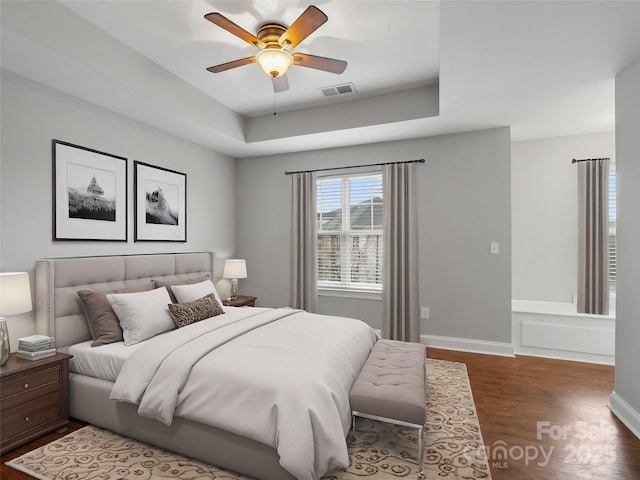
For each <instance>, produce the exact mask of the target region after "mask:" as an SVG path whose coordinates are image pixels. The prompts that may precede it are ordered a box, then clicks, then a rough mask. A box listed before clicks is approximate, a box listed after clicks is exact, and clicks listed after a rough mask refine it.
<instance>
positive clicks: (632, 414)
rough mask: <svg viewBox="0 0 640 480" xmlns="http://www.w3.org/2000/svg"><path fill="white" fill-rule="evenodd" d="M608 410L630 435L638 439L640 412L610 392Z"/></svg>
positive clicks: (639, 434)
mask: <svg viewBox="0 0 640 480" xmlns="http://www.w3.org/2000/svg"><path fill="white" fill-rule="evenodd" d="M609 409H610V410H611V411H612V412H613V414H614V415H615V416H616V417H618V418H619V419H620V421H621V422H622V423H624V424H625V425H626V426H627V428H628V429H629V430H631V433H633V434H634V435H635V436H636V437H638V438H640V412H638V411H637V410H635V409H634V408H633V407H631V405H629V404H628V403H627V402H625V400H624V399H623V398H622V397H621V396H620V395H618V394H617V393H616V392H611V396H610V398H609Z"/></svg>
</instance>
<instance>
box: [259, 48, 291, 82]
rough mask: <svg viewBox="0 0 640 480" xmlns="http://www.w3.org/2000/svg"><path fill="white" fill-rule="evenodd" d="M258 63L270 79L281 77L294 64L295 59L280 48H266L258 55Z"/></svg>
mask: <svg viewBox="0 0 640 480" xmlns="http://www.w3.org/2000/svg"><path fill="white" fill-rule="evenodd" d="M256 62H258V64H260V66H261V67H262V69H263V70H264V71H265V73H266V74H267V75H269V76H270V77H279V76H280V75H283V74H284V73H285V72H286V71H287V68H289V66H290V65H291V64H292V63H293V57H292V56H291V54H290V53H289V52H286V51H285V50H281V49H279V48H265V49H264V50H261V51H260V52H258V54H257V55H256Z"/></svg>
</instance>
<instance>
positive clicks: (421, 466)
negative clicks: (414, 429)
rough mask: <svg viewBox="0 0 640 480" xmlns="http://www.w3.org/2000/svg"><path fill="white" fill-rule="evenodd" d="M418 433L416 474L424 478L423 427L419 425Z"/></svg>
mask: <svg viewBox="0 0 640 480" xmlns="http://www.w3.org/2000/svg"><path fill="white" fill-rule="evenodd" d="M418 430H419V433H418V442H419V443H418V460H419V461H420V463H419V464H418V475H420V478H424V427H420V428H419V429H418Z"/></svg>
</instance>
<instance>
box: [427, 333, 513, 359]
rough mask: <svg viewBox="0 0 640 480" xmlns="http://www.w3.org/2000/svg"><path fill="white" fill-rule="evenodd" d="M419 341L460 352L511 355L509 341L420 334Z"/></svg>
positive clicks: (429, 345)
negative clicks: (501, 341)
mask: <svg viewBox="0 0 640 480" xmlns="http://www.w3.org/2000/svg"><path fill="white" fill-rule="evenodd" d="M420 343H422V344H424V345H426V346H427V347H433V348H442V349H443V350H457V351H460V352H471V353H484V354H487V355H499V356H502V357H513V356H514V355H513V346H512V345H511V344H510V343H500V342H488V341H486V340H473V339H470V338H456V337H441V336H438V335H420Z"/></svg>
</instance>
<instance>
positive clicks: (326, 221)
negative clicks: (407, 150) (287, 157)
mask: <svg viewBox="0 0 640 480" xmlns="http://www.w3.org/2000/svg"><path fill="white" fill-rule="evenodd" d="M382 199H383V196H382V173H376V174H371V173H369V174H364V175H347V176H340V177H323V178H319V179H318V180H317V202H318V203H317V215H318V286H319V287H325V288H326V287H329V288H341V289H377V290H381V289H382V255H383V249H382V245H383V243H382V242H383V237H382Z"/></svg>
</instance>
